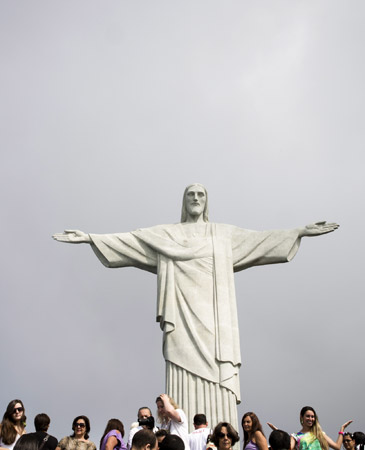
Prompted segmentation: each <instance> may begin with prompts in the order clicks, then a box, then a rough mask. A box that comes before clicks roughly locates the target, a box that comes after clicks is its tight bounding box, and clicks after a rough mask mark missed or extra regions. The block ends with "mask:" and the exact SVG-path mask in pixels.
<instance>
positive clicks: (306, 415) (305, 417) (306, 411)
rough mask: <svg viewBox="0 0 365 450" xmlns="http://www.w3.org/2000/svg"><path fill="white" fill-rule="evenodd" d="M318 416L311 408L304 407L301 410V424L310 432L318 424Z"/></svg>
mask: <svg viewBox="0 0 365 450" xmlns="http://www.w3.org/2000/svg"><path fill="white" fill-rule="evenodd" d="M317 420H318V418H317V414H316V412H315V411H314V409H313V408H312V407H311V406H303V408H302V409H301V410H300V424H301V425H302V426H303V427H304V428H306V429H308V430H310V429H311V428H312V427H313V425H315V424H316V422H317Z"/></svg>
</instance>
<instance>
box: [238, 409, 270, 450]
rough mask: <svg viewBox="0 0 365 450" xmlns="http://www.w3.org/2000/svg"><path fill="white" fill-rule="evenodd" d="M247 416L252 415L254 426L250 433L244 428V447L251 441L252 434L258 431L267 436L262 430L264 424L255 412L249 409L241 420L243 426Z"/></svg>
mask: <svg viewBox="0 0 365 450" xmlns="http://www.w3.org/2000/svg"><path fill="white" fill-rule="evenodd" d="M246 417H250V418H251V420H252V428H251V431H250V433H248V432H247V431H245V430H243V448H245V447H246V445H247V444H248V443H249V442H250V440H251V438H252V436H253V435H254V434H255V433H256V431H261V433H262V434H263V435H264V436H265V433H264V432H263V430H262V425H261V423H260V421H259V418H258V417H257V416H256V414H255V413H253V412H251V411H249V412H247V413H245V414H244V415H243V417H242V420H241V425H242V428H243V421H244V420H245V418H246Z"/></svg>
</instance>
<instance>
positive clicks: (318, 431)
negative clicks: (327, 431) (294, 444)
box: [300, 406, 328, 450]
mask: <svg viewBox="0 0 365 450" xmlns="http://www.w3.org/2000/svg"><path fill="white" fill-rule="evenodd" d="M307 411H312V412H313V414H314V419H315V421H314V424H313V425H312V428H311V430H310V433H311V434H312V435H313V440H312V442H313V441H315V440H316V439H318V441H319V444H320V446H321V448H322V450H328V442H327V441H326V438H325V437H324V433H323V431H322V427H321V425H320V423H319V420H318V416H317V413H316V412H315V410H314V409H313V408H312V407H311V406H304V407H303V408H302V409H301V411H300V423H303V417H304V414H305V413H306V412H307Z"/></svg>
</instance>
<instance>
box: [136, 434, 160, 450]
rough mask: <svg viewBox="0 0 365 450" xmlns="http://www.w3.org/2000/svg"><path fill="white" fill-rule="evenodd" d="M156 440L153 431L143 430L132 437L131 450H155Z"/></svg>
mask: <svg viewBox="0 0 365 450" xmlns="http://www.w3.org/2000/svg"><path fill="white" fill-rule="evenodd" d="M157 448H158V447H157V438H156V436H155V434H154V432H153V431H151V430H148V429H146V430H145V429H143V430H139V431H137V433H136V434H135V435H134V436H133V440H132V450H157Z"/></svg>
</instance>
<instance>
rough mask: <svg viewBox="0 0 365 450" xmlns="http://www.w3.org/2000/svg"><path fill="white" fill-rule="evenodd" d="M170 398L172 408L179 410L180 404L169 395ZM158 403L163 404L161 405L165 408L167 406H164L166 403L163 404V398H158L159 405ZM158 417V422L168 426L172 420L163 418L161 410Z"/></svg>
mask: <svg viewBox="0 0 365 450" xmlns="http://www.w3.org/2000/svg"><path fill="white" fill-rule="evenodd" d="M168 398H169V401H170V403H171V406H173V408H174V409H178V408H179V406H178V404H177V403H176V402H175V400H174V399H173V398H172V397H170V396H169V395H168ZM157 402H161V403H162V404H163V405H164V406H165V404H164V402H163V400H162V398H161V397H160V396H158V397H157V398H156V403H157ZM157 417H158V420H159V421H160V423H161V424H166V423H168V422H169V420H170V419H166V417H165V416H163V415H162V414H161V413H160V412H159V410H157Z"/></svg>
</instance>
